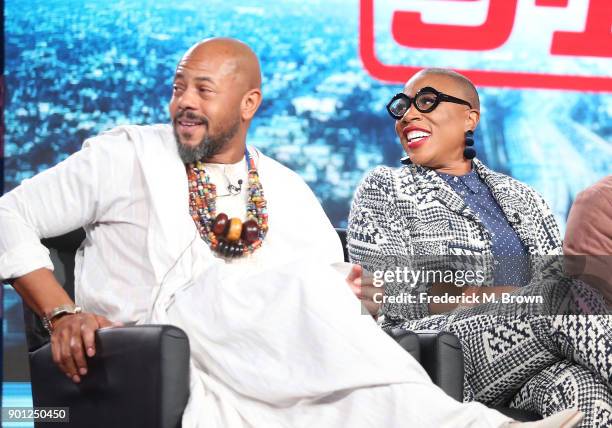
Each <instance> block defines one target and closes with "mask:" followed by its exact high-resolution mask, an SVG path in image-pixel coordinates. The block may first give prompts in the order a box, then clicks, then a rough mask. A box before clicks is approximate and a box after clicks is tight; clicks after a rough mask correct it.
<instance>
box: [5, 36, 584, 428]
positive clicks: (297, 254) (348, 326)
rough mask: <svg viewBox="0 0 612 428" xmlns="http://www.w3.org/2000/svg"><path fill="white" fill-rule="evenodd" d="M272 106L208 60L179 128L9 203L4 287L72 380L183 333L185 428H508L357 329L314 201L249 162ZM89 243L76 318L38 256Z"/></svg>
mask: <svg viewBox="0 0 612 428" xmlns="http://www.w3.org/2000/svg"><path fill="white" fill-rule="evenodd" d="M261 100H262V92H261V74H260V69H259V63H258V61H257V58H256V56H255V54H254V53H253V52H252V51H251V49H250V48H249V47H248V46H246V45H245V44H243V43H241V42H239V41H237V40H233V39H225V38H216V39H210V40H206V41H203V42H200V43H198V44H196V45H195V46H193V47H192V48H191V49H189V50H188V51H187V52H186V53H185V55H184V56H183V58H182V59H181V60H180V62H179V64H178V66H177V68H176V74H175V78H174V83H173V93H172V99H171V100H170V105H169V112H170V117H171V120H172V125H171V126H169V125H152V126H121V127H118V128H115V129H113V130H111V131H108V132H105V133H102V134H100V135H98V136H96V137H93V138H91V139H89V140H87V141H86V142H85V143H84V145H83V148H82V150H81V151H79V152H78V153H76V154H74V155H72V156H71V157H69V158H68V159H67V160H66V161H64V162H61V163H60V164H58V165H56V166H55V167H53V168H51V169H49V170H47V171H45V172H43V173H41V174H39V175H37V176H35V177H34V178H32V179H30V180H26V181H25V182H24V183H23V184H22V185H21V186H19V187H17V188H16V189H14V190H13V191H11V192H9V193H8V194H6V195H4V196H3V197H2V198H0V279H2V280H7V279H9V280H11V281H12V283H13V286H14V287H15V289H16V290H17V291H18V292H19V294H20V295H21V296H22V297H23V298H24V300H25V301H26V303H27V304H28V305H29V306H30V307H31V308H32V309H33V310H34V311H35V312H36V313H37V314H38V315H39V316H40V317H42V318H43V319H44V320H45V323H46V326H47V328H48V330H49V332H50V334H51V347H52V353H53V359H54V361H55V362H56V363H57V364H58V365H59V367H60V369H61V370H62V371H63V372H65V374H66V375H67V376H68V377H69V378H70V379H72V381H73V382H76V383H78V382H80V381H81V378H82V377H83V376H87V361H88V358H89V357H91V356H93V355H94V354H95V352H96V349H95V343H94V332H95V330H96V329H98V328H100V327H105V326H112V325H116V324H121V323H138V324H142V323H171V324H174V325H177V326H179V327H181V328H183V329H184V330H185V331H186V332H187V334H188V336H189V339H190V347H191V363H192V364H191V372H190V375H191V380H190V390H191V395H190V399H189V403H188V405H187V408H186V409H185V411H184V414H183V420H182V426H183V427H184V428H190V427H198V426H205V427H246V426H249V427H266V428H268V427H293V426H312V425H316V426H323V427H343V426H351V427H366V426H391V427H395V426H405V425H406V424H409V425H411V426H436V427H442V426H449V427H461V426H473V427H476V426H482V427H500V426H506V425H507V424H510V423H511V422H512V421H511V420H510V419H509V418H507V417H505V416H503V415H501V414H499V413H497V412H495V411H493V410H489V409H487V408H486V407H484V406H483V405H481V404H478V403H470V404H461V403H458V402H456V401H454V400H453V399H451V398H450V397H448V396H446V395H445V394H444V393H443V392H442V391H440V390H439V389H438V388H437V387H436V386H434V385H433V384H432V383H431V381H430V379H429V378H428V376H427V374H426V373H425V372H424V370H423V369H422V368H421V366H420V365H419V364H418V363H417V362H416V361H415V360H414V359H412V357H411V356H410V355H409V354H407V353H406V352H404V351H403V349H402V348H400V347H399V346H398V345H396V344H395V342H393V340H392V339H391V338H389V337H388V336H386V335H385V334H384V333H382V332H381V331H380V329H378V327H377V325H376V324H375V322H374V321H373V320H372V319H371V318H370V317H366V316H361V306H360V303H359V300H358V299H356V298H355V296H353V295H352V293H351V292H350V290H349V289H348V288H347V287H346V286H345V285H344V279H343V277H342V276H341V275H340V274H339V273H338V272H337V271H336V270H334V269H333V268H332V267H330V265H331V264H333V263H335V262H339V261H342V259H343V255H342V249H341V246H340V243H339V240H338V237H337V235H336V234H335V231H334V229H333V227H332V225H331V224H330V222H329V220H328V219H327V217H326V216H325V214H324V212H323V210H322V208H321V206H320V205H319V203H318V202H317V200H316V198H315V196H314V195H313V193H312V192H311V191H310V189H309V188H308V187H307V185H306V184H305V183H304V182H303V181H302V180H301V179H300V178H299V177H298V176H297V175H296V174H295V173H293V172H292V171H290V170H288V169H286V168H284V167H283V166H282V165H280V164H279V163H277V162H275V161H273V160H272V159H270V158H268V157H266V156H264V155H263V154H262V153H261V152H259V151H258V150H257V149H255V148H253V147H249V146H247V144H246V139H247V131H248V128H249V125H250V123H251V120H252V118H253V116H254V115H255V113H256V111H257V109H258V107H259V105H260V104H261ZM41 200H44V201H45V208H44V209H41V205H40V201H41ZM79 227H84V228H85V230H86V235H87V236H86V239H85V241H84V242H83V244H82V245H81V248H80V249H79V251H78V253H77V259H76V266H77V268H76V269H75V300H76V302H73V301H72V299H71V298H70V297H69V296H68V295H67V294H66V293H65V292H64V290H63V289H62V287H61V286H60V285H59V284H58V282H57V280H56V279H55V277H54V276H53V273H52V268H53V266H52V264H51V262H50V260H49V257H48V252H47V251H46V250H45V248H44V247H43V246H42V245H41V244H40V239H41V238H43V237H48V236H56V235H60V234H63V233H65V232H68V231H70V230H73V229H76V228H79ZM77 305H78V306H77ZM381 358H384V359H385V360H386V362H387V364H384V365H381V364H379V363H380V360H381ZM432 406H435V411H433V408H432ZM560 416H561V418H562V419H563V420H566V419H568V418H570V419H571V418H574V419H575V418H579V417H580V415H579V414H577V413H575V412H573V413H572V414H569V415H568V414H565V415H560ZM553 422H554V421H553ZM548 426H560V424H558V425H548ZM568 426H570V425H568Z"/></svg>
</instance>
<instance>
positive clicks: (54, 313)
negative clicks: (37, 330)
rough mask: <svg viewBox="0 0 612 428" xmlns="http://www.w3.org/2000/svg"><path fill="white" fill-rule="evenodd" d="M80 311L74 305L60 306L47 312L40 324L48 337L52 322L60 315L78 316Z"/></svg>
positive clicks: (51, 330) (51, 331)
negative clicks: (47, 333)
mask: <svg viewBox="0 0 612 428" xmlns="http://www.w3.org/2000/svg"><path fill="white" fill-rule="evenodd" d="M81 312H82V309H81V307H80V306H76V305H60V306H57V307H55V308H53V309H51V311H49V312H48V313H46V314H45V315H44V316H43V317H42V324H43V327H44V328H45V329H46V330H47V331H48V332H49V335H51V334H52V333H53V321H54V320H55V319H56V318H58V317H60V316H62V315H67V314H78V313H81Z"/></svg>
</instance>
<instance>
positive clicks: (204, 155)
mask: <svg viewBox="0 0 612 428" xmlns="http://www.w3.org/2000/svg"><path fill="white" fill-rule="evenodd" d="M183 116H185V117H186V118H187V119H200V120H201V121H202V123H203V125H204V126H206V127H207V129H208V120H206V118H203V117H198V116H196V115H195V114H193V113H191V112H186V113H182V114H181V113H179V114H178V115H177V116H176V118H175V119H174V122H173V124H172V125H173V126H172V128H173V131H174V137H175V139H176V145H177V147H178V153H179V156H180V158H181V160H182V161H183V163H193V162H196V161H198V160H201V161H206V160H209V159H211V158H212V157H213V156H215V155H217V154H219V153H220V152H221V151H222V150H223V149H224V148H225V147H226V146H227V145H228V144H229V142H230V140H231V139H232V138H234V136H235V135H236V134H237V133H238V130H239V129H240V117H237V118H236V120H235V121H234V122H233V123H231V124H230V126H228V127H226V128H225V129H222V130H221V131H220V132H218V133H217V135H205V136H204V138H202V140H201V141H200V142H199V143H198V144H197V145H196V146H188V145H186V144H182V143H181V140H180V136H179V134H178V132H177V130H176V121H177V120H178V119H180V118H181V117H183Z"/></svg>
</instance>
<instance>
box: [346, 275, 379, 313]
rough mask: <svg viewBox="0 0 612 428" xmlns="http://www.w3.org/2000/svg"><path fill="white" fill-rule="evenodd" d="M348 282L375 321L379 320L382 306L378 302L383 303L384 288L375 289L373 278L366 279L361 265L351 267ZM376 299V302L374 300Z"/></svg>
mask: <svg viewBox="0 0 612 428" xmlns="http://www.w3.org/2000/svg"><path fill="white" fill-rule="evenodd" d="M346 282H347V283H348V285H349V287H351V290H352V291H353V293H355V296H357V298H358V299H360V300H361V301H362V302H363V305H364V306H365V307H366V309H367V310H368V312H370V314H371V315H372V316H373V317H374V319H377V318H378V311H379V309H380V305H381V304H380V303H376V302H382V299H383V296H384V294H385V288H384V286H383V287H375V286H374V285H373V284H372V278H364V275H363V268H362V267H361V266H360V265H353V267H351V271H350V272H349V274H348V276H347V277H346ZM375 297H376V301H375V300H374V298H375Z"/></svg>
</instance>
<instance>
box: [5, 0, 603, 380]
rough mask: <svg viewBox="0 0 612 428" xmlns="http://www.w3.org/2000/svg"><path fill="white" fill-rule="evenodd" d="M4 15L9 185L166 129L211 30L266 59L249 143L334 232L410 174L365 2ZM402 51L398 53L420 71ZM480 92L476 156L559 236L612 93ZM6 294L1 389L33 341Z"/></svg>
mask: <svg viewBox="0 0 612 428" xmlns="http://www.w3.org/2000/svg"><path fill="white" fill-rule="evenodd" d="M521 1H522V0H521ZM4 14H5V46H4V49H5V76H4V77H5V79H6V104H5V126H6V128H5V129H6V133H5V153H4V155H5V171H4V173H5V176H4V181H5V191H8V190H10V189H12V188H13V187H15V186H17V185H18V184H19V183H20V182H21V180H23V179H25V178H27V177H30V176H32V175H34V174H36V173H37V172H40V171H42V170H44V169H46V168H49V167H50V166H52V165H54V164H56V163H57V162H59V161H60V160H62V159H64V158H66V157H67V156H68V155H69V154H71V153H74V152H75V151H77V150H78V149H79V148H80V146H81V144H82V142H83V141H84V140H85V139H86V138H87V137H90V136H93V135H95V134H97V133H99V132H101V131H103V130H105V129H109V128H112V127H114V126H116V125H119V124H125V123H137V124H148V123H159V122H167V121H168V120H169V119H168V113H167V102H168V100H169V98H170V95H171V82H172V77H173V72H174V67H175V65H176V63H177V61H178V60H179V58H180V56H181V55H182V53H183V52H184V51H185V50H186V49H187V48H188V47H189V46H190V45H192V44H193V43H194V42H196V41H198V40H200V39H202V38H206V37H210V36H229V37H237V38H239V39H241V40H243V41H245V42H246V43H248V44H249V45H251V46H252V47H253V49H254V50H255V52H256V53H257V54H258V55H259V58H260V60H261V63H262V69H263V92H264V97H265V99H264V103H263V105H262V107H261V109H260V111H259V112H258V115H257V117H256V120H255V121H254V122H253V124H252V128H251V131H250V135H249V143H250V144H253V145H255V146H257V147H259V148H260V149H261V150H262V151H263V152H264V153H266V154H268V155H269V156H271V157H273V158H275V159H277V160H278V161H280V162H282V163H283V164H285V165H286V166H288V167H290V168H292V169H293V170H295V171H297V172H298V173H299V174H300V175H301V176H302V177H303V178H304V179H305V180H306V181H307V182H308V184H309V185H310V186H311V187H312V189H313V190H314V192H315V193H316V195H317V196H318V198H319V199H320V201H321V203H322V204H323V206H324V208H325V210H326V212H327V214H328V216H329V217H330V219H331V220H332V222H333V223H334V224H335V225H336V226H346V219H347V215H348V210H349V206H350V201H351V198H352V195H353V192H354V190H355V188H356V187H357V185H358V183H359V181H360V179H361V178H362V177H363V175H364V174H365V173H366V172H367V171H368V170H370V169H372V168H373V167H375V166H376V165H379V164H387V165H398V164H399V163H398V161H399V158H400V157H401V155H402V152H401V149H400V147H399V144H398V142H397V140H396V136H395V134H394V132H393V122H392V121H391V120H390V118H389V117H388V116H387V114H386V112H385V110H384V106H385V104H386V102H387V100H388V99H389V98H390V97H391V96H392V95H393V94H395V93H396V92H398V91H400V90H401V85H397V84H387V83H384V82H380V81H377V80H375V79H374V78H372V77H371V76H370V75H369V74H368V72H367V71H366V70H365V69H364V67H363V64H362V62H361V60H360V57H359V1H357V0H347V1H342V0H309V1H302V0H285V1H254V0H241V1H239V2H228V1H221V0H207V1H205V2H204V1H197V0H195V1H194V0H190V1H186V0H175V1H172V2H162V1H152V0H151V1H147V0H124V1H116V2H113V1H105V2H97V1H88V0H70V1H68V0H44V1H43V0H31V1H29V2H27V7H26V6H25V4H24V3H23V2H20V1H17V0H6V1H5V9H4ZM533 31H537V28H536V29H532V33H530V34H533ZM533 37H535V38H537V33H536V34H535V35H534V36H533ZM381 40H382V45H380V46H378V50H379V51H381V52H384V56H385V58H387V59H392V57H393V55H392V54H393V52H394V49H395V46H394V45H393V41H392V40H390V39H389V40H388V38H384V37H382V38H381ZM530 46H531V45H530V44H525V45H521V47H520V49H521V52H520V58H521V60H520V61H515V62H514V64H515V66H512V65H510V67H516V69H517V70H522V69H525V68H529V67H530V65H531V63H530V62H529V61H532V62H533V66H534V67H542V65H541V63H540V59H541V52H536V51H535V50H534V51H533V52H530V49H532V48H531V47H530ZM533 49H535V48H533ZM406 52H407V51H402V52H401V53H400V52H398V54H397V57H396V59H397V60H398V61H410V57H411V56H410V52H408V53H406ZM511 54H512V52H510V55H511ZM518 54H519V53H518V52H517V55H518ZM418 55H419V56H418V60H419V64H422V65H428V64H431V65H436V66H440V65H447V66H452V64H453V63H454V61H456V59H457V55H458V53H457V52H456V51H455V52H451V51H445V50H439V49H438V50H432V51H421V52H419V53H418ZM466 58H469V57H466ZM428 61H429V62H428ZM497 61H498V57H496V56H493V55H491V56H487V54H486V53H482V54H481V55H480V56H479V57H478V60H477V61H474V63H473V64H470V63H469V61H468V60H463V61H462V64H461V65H462V67H466V66H467V67H469V66H470V65H472V66H474V67H478V68H480V69H493V68H494V67H495V66H496V62H497ZM555 61H556V62H555V64H557V65H558V64H563V59H562V58H561V59H559V58H557V59H555ZM559 61H561V62H559ZM565 61H566V64H568V68H571V70H572V72H574V73H581V72H583V73H585V74H588V73H590V72H592V71H593V70H592V64H591V63H590V62H589V61H582V62H581V61H574V60H573V58H572V57H567V58H566V60H565ZM611 61H612V60H611V59H610V58H606V59H602V60H601V61H599V63H598V67H599V69H598V73H600V74H603V75H606V74H607V75H612V66H611ZM396 62H397V61H396ZM466 62H467V64H466ZM509 64H513V61H512V58H510V61H509ZM602 64H603V68H602ZM606 67H607V70H606ZM539 71H542V70H539ZM544 71H545V70H544ZM479 92H480V96H481V104H482V120H481V124H480V127H479V128H478V130H477V132H476V141H477V143H476V148H477V150H478V156H479V158H480V159H482V160H483V161H484V162H485V163H486V164H487V165H489V166H490V167H491V168H493V169H495V170H498V171H501V172H505V173H507V174H509V175H512V176H513V177H515V178H517V179H519V180H522V181H524V182H526V183H528V184H530V185H532V186H533V187H535V188H536V189H537V190H538V191H539V192H540V193H541V194H542V195H543V196H544V197H545V199H546V200H547V201H548V202H549V204H550V205H551V207H552V209H553V211H554V212H555V214H556V216H557V219H558V221H559V223H560V225H561V227H562V228H563V227H564V224H565V218H566V216H567V212H568V210H569V207H570V206H571V204H572V201H573V200H574V198H575V196H576V194H577V193H578V192H579V191H580V190H581V189H583V188H585V187H586V186H588V185H590V184H592V183H594V182H595V181H597V180H598V179H599V178H601V177H603V176H604V175H607V174H610V173H611V172H612V138H611V136H612V121H611V120H610V117H611V113H612V97H611V96H610V94H608V93H578V92H570V91H551V90H517V89H513V90H509V89H503V88H479ZM41 208H44V204H42V205H41ZM4 300H5V301H4V309H5V323H4V326H3V329H4V330H3V331H4V344H5V347H4V349H5V379H6V375H7V370H9V371H10V369H9V368H7V367H6V364H9V363H10V355H9V354H10V352H11V349H14V348H15V347H17V346H18V345H17V344H18V343H19V341H22V337H23V335H22V332H21V331H22V326H21V319H19V318H18V317H19V315H18V313H19V311H18V307H19V305H20V303H19V299H18V297H17V296H16V295H15V294H14V293H13V292H12V291H11V289H10V288H9V287H8V286H6V287H5V299H4ZM9 378H10V373H9Z"/></svg>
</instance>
